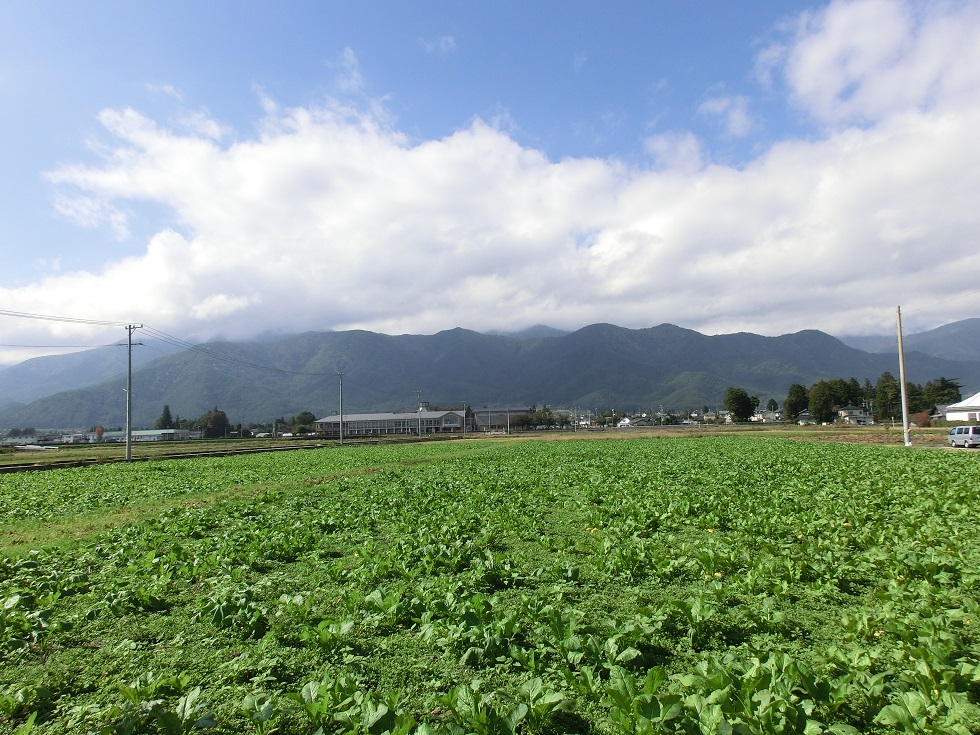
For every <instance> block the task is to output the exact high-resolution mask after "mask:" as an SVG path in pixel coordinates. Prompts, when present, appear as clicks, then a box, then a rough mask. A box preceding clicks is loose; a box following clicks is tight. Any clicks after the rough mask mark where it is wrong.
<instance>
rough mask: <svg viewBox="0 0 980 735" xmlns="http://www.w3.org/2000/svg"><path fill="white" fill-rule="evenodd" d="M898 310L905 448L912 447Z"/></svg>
mask: <svg viewBox="0 0 980 735" xmlns="http://www.w3.org/2000/svg"><path fill="white" fill-rule="evenodd" d="M897 310H898V379H899V380H900V381H901V382H902V438H903V440H904V442H905V446H907V447H911V446H912V437H911V435H910V434H909V396H908V390H907V389H906V387H905V349H904V348H903V346H902V307H901V306H899V307H897Z"/></svg>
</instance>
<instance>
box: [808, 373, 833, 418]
mask: <svg viewBox="0 0 980 735" xmlns="http://www.w3.org/2000/svg"><path fill="white" fill-rule="evenodd" d="M838 400H839V398H838V396H837V394H836V391H835V386H834V385H833V382H832V381H827V380H821V381H820V382H819V383H816V384H815V385H814V386H813V387H812V388H810V402H809V409H810V415H811V416H813V420H814V421H819V422H820V423H829V422H831V421H833V420H834V417H835V416H836V409H837V408H838V407H839V406H840V404H839V403H838Z"/></svg>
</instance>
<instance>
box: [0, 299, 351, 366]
mask: <svg viewBox="0 0 980 735" xmlns="http://www.w3.org/2000/svg"><path fill="white" fill-rule="evenodd" d="M0 316H12V317H17V318H20V319H38V320H42V321H52V322H67V323H70V324H92V325H95V326H102V327H125V328H129V327H130V326H132V325H131V324H130V323H129V322H114V321H105V320H101V319H85V318H82V317H71V316H56V315H53V314H34V313H31V312H23V311H10V310H8V309H0ZM139 328H140V329H142V330H143V331H144V332H145V333H146V334H148V335H149V336H152V337H154V338H155V339H158V340H160V341H161V342H164V343H166V344H170V345H173V346H174V347H180V348H181V349H184V350H191V351H193V352H196V353H198V354H201V355H205V356H206V357H210V358H212V359H214V360H222V361H224V362H227V363H231V364H233V365H239V366H241V367H248V368H252V369H255V370H265V371H268V372H275V373H284V374H286V375H305V376H308V377H317V378H324V377H328V376H330V375H333V373H312V372H306V371H303V370H287V369H286V368H280V367H275V366H273V365H261V364H259V363H255V362H250V361H248V360H241V359H238V358H235V357H232V356H230V355H224V354H222V353H220V352H215V351H214V350H209V349H207V348H205V347H201V346H200V345H195V344H193V343H192V342H188V341H186V340H184V339H181V338H180V337H175V336H174V335H172V334H167V333H166V332H163V331H161V330H159V329H154V328H153V327H150V326H148V325H140V326H139ZM10 346H14V345H10ZM99 346H101V345H99ZM39 347H44V345H41V346H39ZM52 347H54V346H53V345H52ZM78 347H79V348H83V347H85V345H79V346H78Z"/></svg>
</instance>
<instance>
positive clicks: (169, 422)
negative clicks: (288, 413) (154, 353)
mask: <svg viewBox="0 0 980 735" xmlns="http://www.w3.org/2000/svg"><path fill="white" fill-rule="evenodd" d="M315 421H316V416H314V415H313V413H311V412H310V411H301V412H300V413H298V414H296V415H295V416H293V417H291V418H289V419H287V418H285V417H279V418H278V419H276V420H275V421H274V422H273V423H272V424H269V425H259V424H250V425H249V427H248V429H249V430H254V431H262V430H266V429H268V430H273V429H277V430H278V431H281V432H282V431H290V432H293V433H297V434H305V433H307V432H311V431H313V424H314V422H315ZM153 428H154V429H187V430H189V431H200V432H201V436H202V437H204V438H205V439H217V438H220V437H224V436H228V435H229V434H230V433H237V432H243V433H244V432H245V431H246V427H243V426H242V425H241V424H238V428H235V424H232V423H231V421H229V420H228V414H226V413H225V412H224V411H221V410H219V409H218V407H217V406H215V407H214V408H213V409H212V410H210V411H207V412H206V413H204V414H202V415H201V416H199V417H198V418H196V419H187V418H182V417H180V416H177V415H174V414H172V413H171V411H170V406H169V405H164V407H163V411H162V412H161V414H160V417H159V418H158V419H157V420H156V421H154V422H153Z"/></svg>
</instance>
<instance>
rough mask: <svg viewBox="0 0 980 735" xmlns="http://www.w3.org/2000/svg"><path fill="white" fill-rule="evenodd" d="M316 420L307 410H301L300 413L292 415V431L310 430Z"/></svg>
mask: <svg viewBox="0 0 980 735" xmlns="http://www.w3.org/2000/svg"><path fill="white" fill-rule="evenodd" d="M315 422H316V416H314V415H313V414H312V413H311V412H309V411H301V412H300V413H298V414H296V415H295V416H293V420H292V421H291V424H292V427H293V431H296V432H303V431H312V429H313V424H314V423H315Z"/></svg>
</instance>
